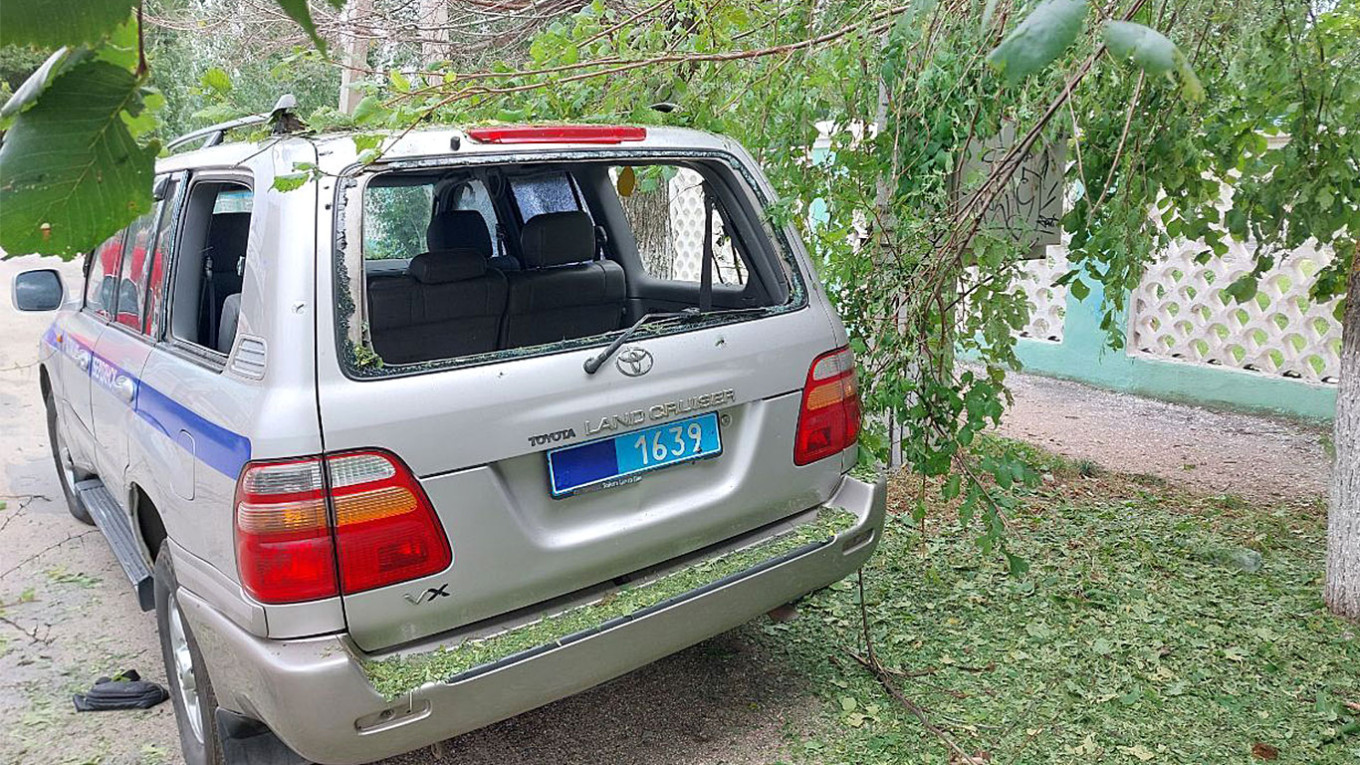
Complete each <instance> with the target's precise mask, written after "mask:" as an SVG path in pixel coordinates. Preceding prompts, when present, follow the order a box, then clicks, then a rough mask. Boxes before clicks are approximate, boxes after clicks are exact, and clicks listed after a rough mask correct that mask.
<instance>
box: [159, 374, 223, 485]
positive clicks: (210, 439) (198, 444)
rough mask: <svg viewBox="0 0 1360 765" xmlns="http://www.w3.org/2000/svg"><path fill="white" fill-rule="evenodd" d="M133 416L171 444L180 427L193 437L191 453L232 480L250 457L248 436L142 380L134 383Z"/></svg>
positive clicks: (175, 439)
mask: <svg viewBox="0 0 1360 765" xmlns="http://www.w3.org/2000/svg"><path fill="white" fill-rule="evenodd" d="M136 408H137V415H138V416H139V417H141V418H142V419H144V420H146V421H147V422H149V423H151V425H152V426H153V427H155V428H156V429H157V430H159V431H160V432H162V433H164V434H165V435H166V436H168V437H170V438H171V439H172V440H174V441H175V443H180V444H181V445H182V442H181V441H180V440H179V439H178V438H176V436H177V435H179V432H180V431H181V430H183V431H185V432H187V433H188V434H189V435H191V436H193V438H194V456H196V457H197V458H198V459H200V460H202V461H203V462H204V463H205V464H206V465H208V467H211V468H212V469H213V470H216V471H217V472H219V473H221V474H222V475H225V476H226V477H228V478H231V479H233V480H234V479H235V478H236V477H237V476H238V475H240V474H241V466H242V465H245V464H246V462H248V461H249V460H250V439H248V438H246V437H245V436H242V435H239V434H237V433H233V432H231V431H230V430H227V429H226V428H224V427H222V426H221V425H218V424H216V423H214V422H209V421H208V420H206V419H204V418H203V417H202V416H201V415H199V414H198V413H197V412H195V411H193V410H192V409H190V408H188V407H186V406H184V405H183V404H181V403H179V402H178V401H175V400H174V399H172V398H170V397H169V396H167V395H165V394H164V393H161V392H160V391H158V390H156V389H155V388H153V387H151V386H150V385H147V384H146V383H143V382H138V383H137V399H136Z"/></svg>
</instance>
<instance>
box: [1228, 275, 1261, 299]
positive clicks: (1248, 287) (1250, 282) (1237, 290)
mask: <svg viewBox="0 0 1360 765" xmlns="http://www.w3.org/2000/svg"><path fill="white" fill-rule="evenodd" d="M1223 291H1224V292H1226V293H1227V294H1228V296H1229V297H1231V298H1232V299H1233V300H1236V301H1237V302H1239V303H1245V302H1247V301H1248V300H1251V299H1252V298H1254V297H1256V277H1255V276H1254V275H1253V274H1244V275H1242V276H1241V277H1240V278H1238V279H1237V280H1235V281H1234V282H1233V283H1232V284H1229V285H1228V287H1227V289H1225V290H1223Z"/></svg>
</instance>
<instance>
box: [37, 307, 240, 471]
mask: <svg viewBox="0 0 1360 765" xmlns="http://www.w3.org/2000/svg"><path fill="white" fill-rule="evenodd" d="M43 342H45V343H47V344H48V345H50V346H51V347H52V348H53V349H55V350H56V351H57V352H58V353H61V354H63V355H65V356H68V357H71V358H75V357H76V356H77V355H78V354H82V353H88V354H89V355H90V366H89V372H88V374H89V376H90V381H91V383H92V384H94V385H98V386H100V387H101V388H106V389H109V390H112V389H113V386H114V384H115V383H116V381H117V380H118V378H119V377H126V378H127V379H129V380H131V381H132V384H133V385H134V386H135V389H136V394H135V395H134V396H133V397H132V401H131V402H130V403H129V406H131V407H132V409H133V411H135V412H136V413H137V416H138V417H141V418H142V419H143V420H146V422H147V423H149V424H150V425H151V427H153V428H155V429H156V430H158V431H160V432H161V433H163V434H164V435H165V436H166V437H167V438H169V439H170V440H171V441H174V442H175V443H176V444H178V445H179V446H180V448H182V449H184V450H185V451H189V452H191V453H192V454H193V456H194V457H195V458H196V459H198V460H199V461H200V462H202V463H203V464H205V465H207V466H208V467H210V468H212V469H213V470H216V471H217V472H219V473H221V474H222V475H225V476H226V477H228V478H230V479H232V480H233V481H234V480H236V478H237V476H239V475H240V474H241V467H242V466H243V465H245V463H247V462H249V461H250V439H249V438H246V437H245V436H243V435H240V434H239V433H233V432H232V431H230V430H228V429H227V428H224V427H222V426H221V425H218V424H217V423H215V422H211V421H209V420H208V419H206V418H204V417H203V416H202V415H200V414H199V413H198V412H195V411H194V410H192V409H190V408H189V407H187V406H185V405H183V404H181V403H179V402H178V401H176V400H174V399H172V398H170V397H169V396H167V395H165V394H164V393H162V392H161V391H159V390H157V389H155V388H153V387H152V386H150V385H147V384H146V383H144V382H142V381H141V380H140V379H138V378H137V377H136V375H133V374H130V373H129V372H128V371H127V370H125V369H121V368H119V367H118V366H117V365H116V364H114V363H112V362H110V361H109V360H108V359H106V358H103V357H102V356H99V355H98V354H96V353H95V352H94V349H93V348H91V347H90V344H89V343H88V342H87V341H85V340H82V339H81V338H79V337H77V336H76V335H74V334H73V333H71V332H69V331H68V332H64V333H63V336H62V340H61V342H57V331H56V327H55V326H53V327H49V328H48V330H47V333H46V334H45V335H43ZM180 431H184V432H186V433H188V434H189V435H190V436H191V437H192V438H193V441H192V444H193V448H192V449H190V447H189V445H187V444H186V443H185V442H184V440H183V439H180V438H178V437H177V436H178V435H179V433H180Z"/></svg>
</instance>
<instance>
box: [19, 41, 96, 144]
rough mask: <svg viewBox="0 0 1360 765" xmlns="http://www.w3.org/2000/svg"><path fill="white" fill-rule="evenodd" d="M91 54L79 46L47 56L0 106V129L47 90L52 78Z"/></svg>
mask: <svg viewBox="0 0 1360 765" xmlns="http://www.w3.org/2000/svg"><path fill="white" fill-rule="evenodd" d="M93 55H94V54H93V53H91V52H90V51H89V50H88V49H86V48H79V49H77V50H74V51H73V50H68V49H66V48H62V49H61V50H59V51H57V52H56V53H53V54H52V55H50V56H48V57H47V60H46V61H44V62H43V64H42V66H40V67H38V68H37V70H36V71H34V72H33V74H31V75H29V76H28V79H27V80H24V84H23V85H20V86H19V89H18V90H16V91H14V95H12V96H10V99H9V100H8V101H6V102H5V105H4V107H2V108H0V129H8V125H7V124H6V123H7V122H8V121H9V120H10V119H11V118H12V117H14V116H15V115H16V114H18V113H20V112H22V111H23V110H25V109H27V108H28V107H30V106H32V105H33V104H34V103H36V102H37V100H38V96H40V95H42V93H43V91H45V90H47V86H48V85H51V84H52V81H53V80H55V79H57V78H58V77H60V76H61V75H62V74H64V73H66V72H67V71H68V70H69V69H70V68H71V67H73V66H75V65H76V64H79V63H81V62H82V61H88V60H89V59H90V57H91V56H93Z"/></svg>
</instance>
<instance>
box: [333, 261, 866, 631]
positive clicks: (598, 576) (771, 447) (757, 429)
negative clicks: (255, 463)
mask: <svg viewBox="0 0 1360 765" xmlns="http://www.w3.org/2000/svg"><path fill="white" fill-rule="evenodd" d="M793 278H795V279H800V280H801V279H802V278H803V277H801V276H799V275H795V276H794V277H793ZM341 282H343V277H340V278H339V280H338V281H337V284H338V285H340V286H341V287H343V284H341ZM793 292H794V293H795V294H794V295H793V296H791V297H790V301H789V304H786V305H783V306H777V307H775V309H773V310H771V311H769V312H766V313H756V314H754V315H732V316H726V317H723V316H715V317H713V318H710V319H704V320H700V321H695V322H676V323H672V324H667V325H665V326H660V325H658V326H656V327H650V328H645V329H643V330H640V331H639V332H638V334H637V336H636V337H634V338H632V339H631V340H630V341H629V342H628V343H626V344H624V345H623V346H622V348H621V349H620V350H619V351H618V352H616V353H615V354H614V355H613V356H612V357H611V358H609V359H608V361H607V362H606V363H604V364H603V365H602V366H601V367H600V368H599V370H598V372H596V373H595V374H589V373H587V372H586V371H585V369H584V367H585V363H586V361H587V360H589V359H591V358H594V357H597V356H598V355H599V354H600V352H601V351H602V350H603V349H604V348H605V346H606V345H607V344H608V342H609V341H610V340H613V339H615V338H617V337H618V336H619V333H618V332H615V333H612V334H609V335H605V336H602V337H601V338H600V339H598V340H596V341H595V342H593V343H590V344H588V345H586V346H584V347H572V348H569V349H565V350H564V349H563V348H561V347H553V346H543V347H541V348H539V349H538V350H537V351H533V350H532V349H530V352H527V353H518V354H505V355H504V356H503V357H501V358H489V359H487V363H477V364H471V365H465V366H461V367H457V368H420V367H418V366H417V367H405V368H404V367H401V366H393V367H391V368H390V369H388V370H386V371H387V372H388V373H386V374H381V375H376V376H374V377H373V378H372V379H361V376H356V375H354V374H348V375H343V374H338V373H337V374H336V375H335V376H334V378H333V379H323V380H322V382H321V384H320V386H319V391H320V393H319V395H320V410H321V411H320V413H321V421H322V424H323V432H324V438H325V443H326V449H327V451H329V452H334V451H340V450H345V449H359V448H367V447H378V448H382V449H387V450H389V451H391V452H392V453H393V454H395V455H397V456H399V457H400V458H401V460H402V461H404V462H405V464H406V465H407V466H408V467H409V468H410V470H411V472H412V473H413V474H414V475H415V476H416V477H417V478H418V480H419V484H420V486H421V487H422V488H423V489H424V491H425V493H426V494H427V495H428V498H429V500H430V503H431V505H432V506H433V508H434V512H435V514H436V515H437V517H438V520H439V522H440V524H441V525H442V527H443V530H444V532H445V533H446V534H447V536H448V542H449V544H450V546H451V548H452V553H453V554H452V563H451V565H450V566H449V567H448V568H447V569H445V570H444V571H441V572H439V573H437V574H435V575H433V576H428V577H424V578H421V579H418V580H414V581H407V582H403V583H400V584H394V585H390V586H385V587H379V588H377V589H370V590H367V591H364V592H359V593H353V594H346V595H345V596H344V609H345V617H346V621H347V624H348V627H349V630H350V633H351V635H352V637H353V638H354V640H355V641H356V643H357V644H358V645H359V646H360V647H361V648H363V649H365V650H370V651H376V650H382V649H385V648H389V647H392V646H396V645H399V644H402V643H405V642H409V641H412V640H415V639H418V638H422V637H425V636H428V635H432V634H436V633H439V632H444V631H449V630H453V629H456V628H459V627H465V626H467V625H472V624H475V623H478V622H486V621H487V620H493V619H494V618H495V617H498V616H500V615H504V614H507V613H510V612H512V611H516V610H519V609H524V608H527V607H532V606H534V605H535V604H541V603H544V602H545V601H549V600H552V599H554V598H558V597H559V596H563V595H566V594H569V593H573V592H576V591H578V590H582V589H585V588H590V587H594V586H596V585H599V584H601V583H609V582H611V581H613V582H619V583H622V582H623V581H624V579H623V578H625V577H626V576H627V575H628V574H629V573H630V572H636V571H639V570H641V569H645V568H647V567H650V566H654V565H656V564H658V563H662V562H664V561H667V560H670V559H673V558H677V557H679V556H683V555H685V554H687V553H691V552H693V551H695V550H699V549H702V548H704V547H707V546H709V545H712V544H716V543H718V542H721V541H723V540H727V539H729V538H731V537H734V536H738V535H740V534H743V533H746V532H749V531H751V530H754V529H757V528H760V527H762V526H764V525H766V524H770V523H773V522H775V521H778V520H781V519H784V518H787V517H789V516H790V515H793V514H796V513H799V512H801V511H805V510H806V509H808V508H810V507H813V506H816V505H817V504H819V503H821V502H823V501H825V500H826V499H827V498H828V497H830V496H831V494H832V492H833V491H834V489H835V486H836V484H837V482H838V480H839V478H840V475H841V473H842V472H843V470H844V469H845V468H846V467H847V465H846V461H847V459H848V458H847V457H846V456H845V455H843V454H837V455H833V456H831V457H828V458H826V459H821V460H818V461H814V462H812V463H811V464H808V465H804V466H797V465H795V462H794V449H795V446H794V441H795V434H796V431H797V428H798V420H799V412H800V407H801V405H802V393H801V391H802V388H803V385H804V381H805V380H806V379H807V378H808V373H809V368H810V366H811V365H812V364H813V361H814V359H816V358H817V357H818V356H820V355H822V354H824V353H826V352H827V351H829V350H832V349H833V348H835V347H836V346H837V345H838V343H841V342H843V340H842V339H839V338H842V337H843V334H841V333H840V332H839V331H838V324H837V323H836V322H835V320H834V319H833V318H832V316H831V315H830V313H829V311H828V309H827V308H826V307H825V305H824V304H823V303H822V302H821V299H820V298H819V296H818V295H817V293H816V292H815V291H812V292H811V293H810V291H808V290H806V289H802V288H801V284H800V285H799V289H796V290H794V291H793ZM337 331H338V332H339V333H340V334H341V337H340V341H339V343H338V345H339V347H340V348H341V349H342V350H341V351H339V352H340V353H341V354H343V353H344V351H343V348H344V347H345V343H346V338H345V337H344V336H343V331H344V330H343V326H342V327H341V328H340V329H339V330H337ZM337 361H338V362H339V364H338V365H339V366H342V367H343V365H344V362H343V361H342V360H340V359H337ZM644 367H645V368H644ZM675 423H681V424H682V426H681V427H671V426H673V425H674V424H675ZM692 423H698V424H697V425H695V426H694V428H691V427H690V425H691V424H692ZM620 435H623V436H624V439H623V441H624V443H625V445H626V446H629V447H636V448H635V450H634V451H633V452H630V454H631V456H625V451H627V450H626V449H625V448H624V447H623V446H619V447H613V446H612V445H611V443H610V442H608V441H605V439H609V438H614V437H618V436H620ZM701 442H702V443H701ZM581 444H595V445H596V449H594V450H593V452H592V453H593V454H594V455H595V456H596V457H598V456H599V454H601V453H609V454H614V455H615V456H616V457H617V463H618V464H615V465H613V466H612V467H611V468H609V469H608V470H605V471H604V472H601V473H598V474H595V473H592V472H591V471H592V470H595V469H596V468H597V467H598V465H597V464H596V463H595V462H592V461H591V460H592V459H593V458H592V457H591V454H589V453H584V452H583V453H578V454H577V455H575V457H576V459H575V461H573V460H572V459H571V458H569V457H558V458H556V459H555V460H554V461H550V459H549V454H550V453H552V452H554V451H555V450H561V449H563V448H567V447H572V446H576V445H581ZM719 444H720V451H719ZM586 451H587V452H590V451H591V450H586ZM850 454H853V452H850ZM677 455H680V456H681V457H682V459H681V460H680V461H679V462H677V463H676V464H666V465H664V466H661V467H657V465H656V463H655V462H654V461H653V458H655V459H656V460H659V461H661V462H669V461H670V460H672V459H676V456H677ZM690 457H696V458H693V459H690ZM581 460H585V461H584V463H582V462H581ZM605 461H606V462H607V461H608V459H607V458H606V460H605ZM625 462H627V463H628V464H624V463H625ZM644 463H650V464H644ZM582 471H584V473H583V472H582ZM609 476H616V477H614V478H610V477H609ZM596 479H599V480H596ZM573 481H574V482H576V483H588V484H589V485H586V486H583V487H581V488H580V490H575V491H573V490H572V488H571V486H572V482H573Z"/></svg>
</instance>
